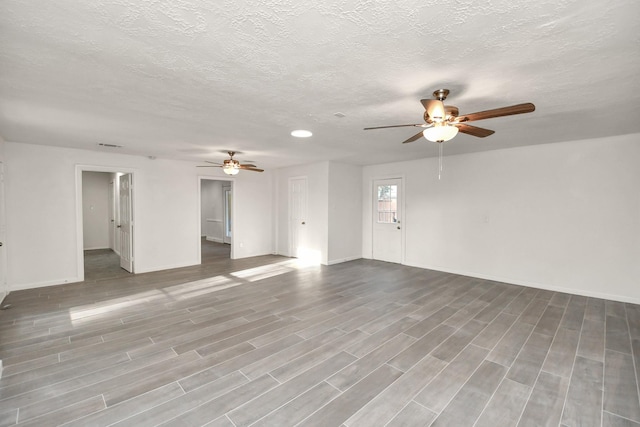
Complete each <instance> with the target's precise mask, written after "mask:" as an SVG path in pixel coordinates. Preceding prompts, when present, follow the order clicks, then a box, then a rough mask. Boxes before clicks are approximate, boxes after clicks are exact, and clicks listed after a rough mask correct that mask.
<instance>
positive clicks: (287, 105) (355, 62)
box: [0, 0, 640, 168]
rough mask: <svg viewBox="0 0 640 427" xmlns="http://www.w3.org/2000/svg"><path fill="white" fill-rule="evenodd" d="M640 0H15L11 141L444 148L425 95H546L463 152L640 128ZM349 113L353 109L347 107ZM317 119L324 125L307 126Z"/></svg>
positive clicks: (276, 153)
mask: <svg viewBox="0 0 640 427" xmlns="http://www.w3.org/2000/svg"><path fill="white" fill-rule="evenodd" d="M639 16H640V2H638V1H637V0H616V1H611V2H605V1H594V0H589V1H584V0H576V1H569V0H552V1H548V0H540V1H530V0H526V1H525V0H516V1H513V0H493V1H487V2H478V1H475V2H474V1H472V0H457V1H442V0H396V1H394V2H389V1H383V0H348V1H336V0H328V1H325V2H315V1H310V0H297V1H288V0H254V1H237V0H234V1H229V0H224V1H219V2H211V1H208V0H149V1H141V0H112V1H106V0H94V1H80V0H76V1H72V0H56V1H51V2H49V1H47V2H44V1H39V2H35V1H24V0H2V1H1V2H0V135H2V136H3V137H4V139H5V140H7V141H12V142H24V143H34V144H46V145H56V146H65V147H77V148H86V149H95V150H105V149H104V148H100V147H99V146H98V144H99V143H107V144H117V145H121V146H123V148H121V149H118V150H119V152H124V153H132V154H141V155H152V156H157V157H164V158H175V159H185V160H204V159H208V160H221V159H222V158H224V156H223V155H222V154H220V151H221V150H227V149H234V150H237V151H241V152H243V153H244V154H243V155H242V156H239V159H240V160H243V159H250V160H252V161H255V162H257V163H258V164H259V165H260V166H263V167H268V168H271V167H277V166H286V165H293V164H300V163H308V162H314V161H320V160H337V161H342V162H346V163H355V164H375V163H383V162H387V161H398V160H405V159H413V158H420V157H429V156H434V155H436V154H437V151H438V149H437V148H438V147H437V144H435V143H430V142H428V141H426V140H424V139H421V140H419V141H417V142H415V143H412V144H404V145H403V144H401V143H400V142H401V141H403V140H404V139H406V138H408V137H409V136H411V135H413V134H414V133H415V132H416V130H415V129H413V128H398V129H384V130H375V131H363V130H362V128H363V127H367V126H381V125H390V124H403V123H420V122H421V121H422V113H423V108H422V106H421V104H420V102H419V100H420V99H421V98H428V97H431V93H432V92H433V91H434V90H435V89H438V88H441V87H445V88H449V89H450V90H451V95H450V96H449V98H448V100H447V104H450V105H455V106H457V107H459V109H460V112H461V113H470V112H474V111H478V110H484V109H490V108H496V107H502V106H506V105H512V104H517V103H521V102H533V103H534V104H536V107H537V110H536V111H535V112H534V113H532V114H525V115H520V116H512V117H505V118H496V119H489V120H486V121H482V122H476V123H474V124H477V125H478V126H482V127H487V128H489V129H493V130H495V131H496V133H495V134H494V135H492V136H490V137H488V138H485V139H479V138H474V137H471V136H468V135H462V134H460V135H458V136H457V137H456V138H455V139H454V140H452V141H450V142H447V143H446V146H445V148H444V149H445V154H447V153H449V154H452V153H463V152H473V151H481V150H488V149H497V148H503V147H513V146H519V145H527V144H539V143H550V142H557V141H566V140H575V139H586V138H592V137H600V136H605V135H619V134H627V133H635V132H640V120H638V117H640V77H639V76H640V28H639V27H640V25H639V24H638V22H639V21H638V17H639ZM337 112H341V113H343V114H345V117H342V118H339V117H336V116H335V115H334V114H335V113H337ZM298 128H305V129H309V130H311V131H313V132H314V136H313V137H312V138H309V139H296V138H293V137H291V136H290V135H289V133H290V131H291V130H293V129H298Z"/></svg>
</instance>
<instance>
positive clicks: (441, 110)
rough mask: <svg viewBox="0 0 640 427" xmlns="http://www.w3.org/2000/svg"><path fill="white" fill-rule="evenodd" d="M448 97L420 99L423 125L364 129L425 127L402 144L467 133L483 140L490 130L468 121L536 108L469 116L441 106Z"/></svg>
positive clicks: (438, 92)
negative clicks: (422, 108)
mask: <svg viewBox="0 0 640 427" xmlns="http://www.w3.org/2000/svg"><path fill="white" fill-rule="evenodd" d="M448 95H449V89H438V90H436V91H435V92H433V97H434V98H435V99H421V100H420V102H421V103H422V105H423V107H424V109H425V112H424V121H425V123H417V124H408V125H392V126H377V127H369V128H364V130H371V129H386V128H396V127H408V126H412V127H419V128H425V129H424V130H423V131H420V132H418V133H417V134H415V135H413V136H412V137H411V138H408V139H407V140H405V141H403V142H402V143H403V144H406V143H408V142H413V141H416V140H418V139H420V137H423V136H424V137H425V138H426V139H428V140H429V141H433V142H444V141H449V140H450V139H453V137H455V136H456V135H457V134H458V132H462V133H466V134H467V135H472V136H477V137H478V138H484V137H487V136H489V135H492V134H493V133H494V131H492V130H489V129H484V128H480V127H477V126H471V125H469V124H467V122H473V121H476V120H484V119H491V118H494V117H503V116H513V115H515V114H523V113H531V112H532V111H534V110H535V109H536V106H535V105H533V104H532V103H530V102H527V103H524V104H517V105H512V106H510V107H502V108H496V109H494V110H486V111H480V112H477V113H471V114H462V115H459V111H458V107H454V106H452V105H444V100H445V99H447V96H448Z"/></svg>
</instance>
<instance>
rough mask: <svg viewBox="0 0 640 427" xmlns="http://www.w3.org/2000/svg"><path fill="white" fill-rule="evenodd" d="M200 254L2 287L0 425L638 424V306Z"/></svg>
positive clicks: (223, 250) (426, 275)
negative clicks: (140, 268)
mask: <svg viewBox="0 0 640 427" xmlns="http://www.w3.org/2000/svg"><path fill="white" fill-rule="evenodd" d="M103 255H105V256H108V255H109V254H103ZM203 260H204V264H203V265H201V266H195V267H188V268H183V269H175V270H169V271H163V272H155V273H147V274H140V275H129V274H121V272H117V273H118V274H117V275H116V276H114V275H113V274H112V273H113V272H110V270H109V269H108V268H107V267H104V266H103V267H104V271H103V273H104V275H103V276H101V274H100V273H99V272H91V273H90V274H87V279H88V280H87V281H85V282H83V283H78V284H70V285H64V286H56V287H49V288H41V289H34V290H27V291H19V292H13V293H11V294H10V295H9V297H8V299H7V301H6V302H7V303H10V304H12V308H11V309H9V310H6V311H0V358H1V359H2V360H3V362H4V372H3V376H2V379H0V426H9V425H14V424H16V423H19V425H25V426H49V425H67V426H106V425H118V426H121V425H122V426H153V425H166V426H200V425H208V426H249V425H255V426H289V425H301V426H342V425H344V426H350V427H351V426H383V425H388V426H427V425H433V426H472V425H475V426H491V427H499V426H567V427H569V426H611V427H622V426H626V427H629V426H640V400H639V394H638V375H637V374H638V368H640V366H639V364H640V306H637V305H632V304H623V303H619V302H612V301H605V300H601V299H595V298H586V297H580V296H572V295H567V294H562V293H555V292H549V291H543V290H536V289H532V288H526V287H519V286H513V285H507V284H503V283H497V282H492V281H487V280H481V279H474V278H469V277H463V276H457V275H452V274H445V273H439V272H435V271H429V270H422V269H417V268H411V267H405V266H400V265H394V264H388V263H383V262H376V261H370V260H359V261H353V262H348V263H344V264H339V265H334V266H330V267H325V266H322V267H319V266H306V267H305V266H299V265H298V264H297V263H296V262H295V260H290V259H287V258H281V257H276V256H264V257H256V258H251V259H243V260H230V259H228V246H223V245H216V244H213V243H210V242H204V243H203ZM88 261H89V264H87V265H90V264H91V260H88ZM94 261H96V260H94ZM98 261H100V262H105V263H106V261H105V259H102V260H98ZM98 261H96V264H97V265H99V264H100V262H98ZM116 261H117V259H116Z"/></svg>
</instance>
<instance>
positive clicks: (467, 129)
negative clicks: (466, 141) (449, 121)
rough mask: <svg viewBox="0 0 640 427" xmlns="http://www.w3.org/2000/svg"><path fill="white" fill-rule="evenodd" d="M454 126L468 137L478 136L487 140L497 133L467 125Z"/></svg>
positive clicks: (458, 124)
mask: <svg viewBox="0 0 640 427" xmlns="http://www.w3.org/2000/svg"><path fill="white" fill-rule="evenodd" d="M454 126H455V127H457V128H458V130H459V131H460V132H462V133H466V134H467V135H473V136H477V137H478V138H485V137H487V136H489V135H493V134H494V133H495V131H493V130H489V129H485V128H479V127H477V126H471V125H468V124H466V123H454Z"/></svg>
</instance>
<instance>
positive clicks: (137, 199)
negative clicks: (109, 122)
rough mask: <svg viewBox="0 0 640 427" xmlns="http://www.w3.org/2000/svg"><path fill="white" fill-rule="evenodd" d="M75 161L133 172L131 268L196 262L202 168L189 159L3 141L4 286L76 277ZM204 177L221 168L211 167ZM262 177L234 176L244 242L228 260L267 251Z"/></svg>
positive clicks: (267, 203) (267, 208)
mask: <svg viewBox="0 0 640 427" xmlns="http://www.w3.org/2000/svg"><path fill="white" fill-rule="evenodd" d="M76 165H89V166H92V167H96V168H98V169H94V170H99V169H100V168H102V169H109V170H112V171H132V172H133V174H134V199H133V210H134V221H135V225H134V263H135V269H136V272H137V273H141V272H145V271H154V270H162V269H167V268H174V267H180V266H187V265H194V264H198V263H199V262H200V260H199V247H200V224H199V222H198V221H199V203H198V198H199V194H198V191H199V184H198V174H197V172H202V171H201V170H200V169H196V167H195V166H196V164H195V163H190V162H181V161H174V160H164V159H157V160H150V159H148V158H146V157H141V156H129V155H122V154H113V153H104V152H95V151H87V150H76V149H68V148H57V147H47V146H39V145H31V144H19V143H9V142H7V143H6V168H7V171H6V178H7V179H6V181H7V182H6V192H7V228H8V230H7V240H8V241H11V242H12V244H11V245H10V247H8V248H7V255H8V281H9V285H10V288H11V289H14V290H15V289H23V288H31V287H38V286H46V285H53V284H60V283H66V282H72V281H77V280H79V278H80V277H79V274H78V272H79V271H82V266H79V265H78V262H79V261H78V256H77V255H78V253H79V251H81V249H82V248H81V247H80V246H81V245H82V240H81V239H79V236H78V232H77V222H76V213H77V210H76V174H77V172H76ZM87 170H90V169H87ZM207 175H211V176H222V175H223V173H222V171H218V170H212V171H209V172H208V173H207ZM255 175H258V174H255ZM263 175H265V176H263V177H262V178H254V177H251V176H249V174H246V175H244V174H240V175H239V176H238V177H237V178H236V185H235V186H234V191H235V195H236V200H235V202H234V203H235V207H236V210H237V214H236V217H235V220H236V226H237V228H238V229H239V230H242V233H243V234H242V235H240V236H236V238H237V237H240V238H241V239H244V241H243V243H244V244H243V245H242V246H243V247H238V248H235V253H234V256H235V257H236V258H243V257H246V256H254V255H263V254H268V253H271V252H272V244H271V236H272V230H271V227H270V224H272V218H271V208H272V206H271V179H270V177H269V173H268V172H265V173H264V174H263ZM80 212H81V210H80ZM238 234H241V233H238ZM36 267H37V268H36Z"/></svg>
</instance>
